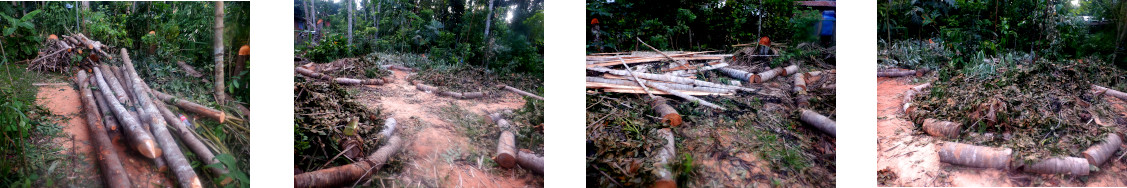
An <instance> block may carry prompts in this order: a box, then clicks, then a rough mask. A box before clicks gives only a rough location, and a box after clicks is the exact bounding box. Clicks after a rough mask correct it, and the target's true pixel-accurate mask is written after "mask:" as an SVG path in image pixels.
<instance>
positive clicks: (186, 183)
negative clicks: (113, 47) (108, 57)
mask: <svg viewBox="0 0 1127 188" xmlns="http://www.w3.org/2000/svg"><path fill="white" fill-rule="evenodd" d="M121 60H122V61H123V62H124V63H125V69H126V70H127V71H126V72H128V74H129V75H131V77H132V78H133V93H136V94H137V98H138V99H140V100H137V102H138V103H140V104H141V106H142V107H144V109H145V114H146V115H148V117H147V118H149V122H150V123H152V124H151V126H149V127H150V129H152V133H153V136H154V137H155V138H156V141H157V142H158V143H160V148H161V150H163V151H164V159H165V162H167V163H166V164H168V166H169V168H170V169H171V170H172V173H173V174H176V180H177V181H179V182H180V187H191V188H200V187H203V184H202V183H200V178H199V176H197V175H196V171H194V170H192V164H190V163H189V162H188V159H187V158H185V157H184V153H182V152H180V145H178V144H177V143H176V140H175V139H173V138H172V134H171V133H169V132H168V126H167V125H168V123H167V122H165V121H164V118H162V116H161V115H160V111H159V110H157V108H156V105H154V104H153V100H152V99H151V98H150V97H149V95H148V92H146V87H147V86H146V85H145V82H144V81H142V80H141V77H140V76H139V75H138V74H137V70H136V69H134V68H133V61H132V60H130V59H129V51H128V50H125V49H124V48H123V49H121Z"/></svg>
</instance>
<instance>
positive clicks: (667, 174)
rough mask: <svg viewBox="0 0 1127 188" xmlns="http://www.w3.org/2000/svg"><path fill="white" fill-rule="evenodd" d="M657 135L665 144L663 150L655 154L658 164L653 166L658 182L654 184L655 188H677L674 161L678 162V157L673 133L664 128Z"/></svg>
mask: <svg viewBox="0 0 1127 188" xmlns="http://www.w3.org/2000/svg"><path fill="white" fill-rule="evenodd" d="M657 134H658V136H660V137H659V138H661V140H662V141H664V143H662V145H661V149H659V150H658V151H657V153H656V154H654V160H656V161H657V162H654V165H653V166H654V175H655V176H657V177H656V178H657V182H655V183H654V186H653V187H677V180H676V179H675V178H674V177H673V171H672V169H673V167H672V164H673V160H676V159H674V157H675V156H676V155H677V154H676V152H677V150H676V148H675V147H674V143H673V131H670V130H669V128H663V129H660V130H657Z"/></svg>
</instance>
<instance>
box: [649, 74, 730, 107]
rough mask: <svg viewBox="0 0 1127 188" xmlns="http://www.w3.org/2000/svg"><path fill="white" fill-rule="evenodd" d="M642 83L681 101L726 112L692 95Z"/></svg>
mask: <svg viewBox="0 0 1127 188" xmlns="http://www.w3.org/2000/svg"><path fill="white" fill-rule="evenodd" d="M642 83H645V84H646V85H647V86H650V87H652V88H654V89H657V90H660V91H664V92H666V93H669V94H673V95H674V96H677V97H681V98H682V99H685V100H689V101H693V102H697V103H699V104H700V105H704V106H707V107H712V108H716V109H720V110H727V109H725V108H724V107H721V106H720V105H716V104H712V103H711V102H708V101H705V100H704V99H700V98H697V97H694V96H692V95H688V94H684V93H681V92H678V91H677V90H673V89H669V88H667V87H665V86H661V85H657V84H651V83H650V82H648V81H646V82H642Z"/></svg>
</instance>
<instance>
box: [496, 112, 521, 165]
mask: <svg viewBox="0 0 1127 188" xmlns="http://www.w3.org/2000/svg"><path fill="white" fill-rule="evenodd" d="M497 127H498V128H499V129H501V136H500V137H499V138H498V139H497V153H496V154H495V156H494V157H493V161H496V162H497V165H499V166H501V167H503V168H512V167H513V166H515V165H516V149H517V144H516V143H517V142H516V137H515V136H514V135H513V133H512V132H510V131H511V130H513V127H512V124H511V123H510V122H509V121H508V120H505V119H498V120H497Z"/></svg>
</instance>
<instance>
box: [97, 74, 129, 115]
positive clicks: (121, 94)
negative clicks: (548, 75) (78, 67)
mask: <svg viewBox="0 0 1127 188" xmlns="http://www.w3.org/2000/svg"><path fill="white" fill-rule="evenodd" d="M98 67H99V68H101V72H102V76H104V77H105V78H106V82H109V84H110V88H108V89H112V90H113V92H114V94H117V95H115V97H117V100H118V101H121V103H123V104H125V105H126V106H133V102H132V101H131V100H129V96H128V94H126V93H125V89H124V87H122V85H121V84H120V83H121V82H120V81H118V79H117V76H116V75H115V74H112V73H111V70H112V69H108V67H109V66H106V65H104V64H99V65H98Z"/></svg>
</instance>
